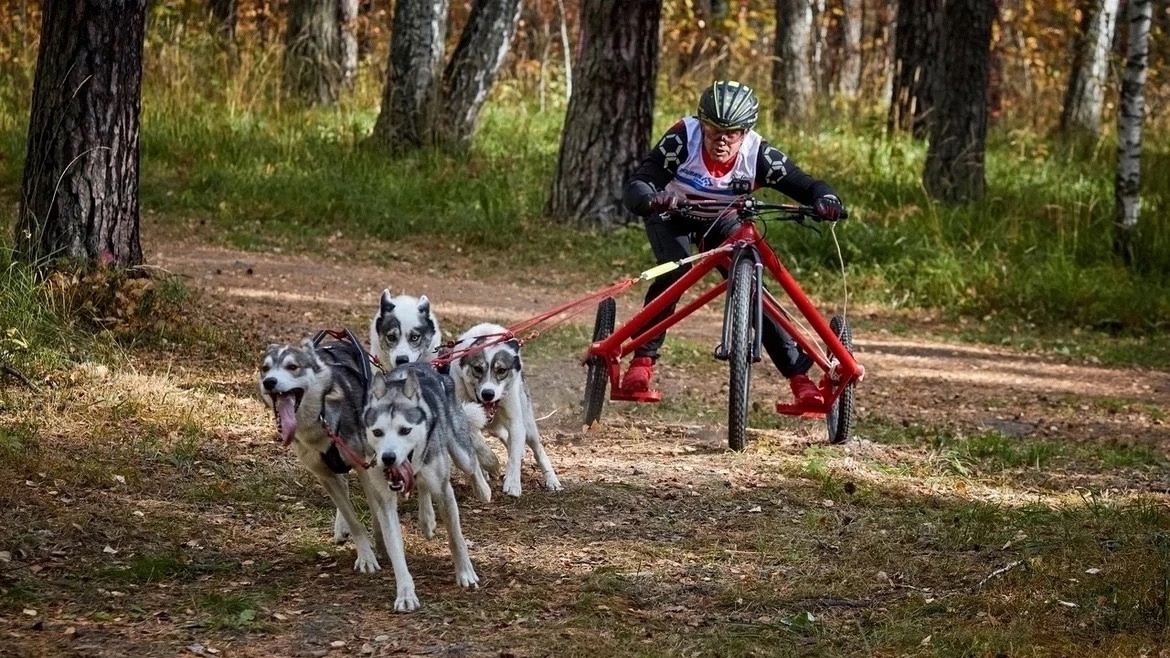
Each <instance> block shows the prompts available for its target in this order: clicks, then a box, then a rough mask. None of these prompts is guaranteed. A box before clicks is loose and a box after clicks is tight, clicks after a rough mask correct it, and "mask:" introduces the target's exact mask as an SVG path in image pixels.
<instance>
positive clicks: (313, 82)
mask: <svg viewBox="0 0 1170 658" xmlns="http://www.w3.org/2000/svg"><path fill="white" fill-rule="evenodd" d="M288 11H289V16H288V31H287V32H286V33H285V55H284V80H285V85H286V87H288V89H289V90H290V91H291V93H292V95H294V96H295V97H297V98H301V99H303V100H305V101H307V102H309V103H312V104H319V105H330V104H333V103H335V102H337V100H338V98H340V97H341V90H342V87H343V79H344V77H343V73H342V40H341V24H340V21H339V20H338V19H339V12H338V0H291V1H290V2H289V6H288Z"/></svg>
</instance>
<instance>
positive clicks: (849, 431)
mask: <svg viewBox="0 0 1170 658" xmlns="http://www.w3.org/2000/svg"><path fill="white" fill-rule="evenodd" d="M829 328H830V329H832V330H833V334H834V335H835V336H837V338H838V339H839V340H840V341H841V344H842V345H844V346H845V349H847V350H849V353H850V354H852V353H853V331H852V330H851V329H850V328H849V322H848V321H846V320H845V318H843V317H841V316H840V315H834V316H833V317H832V318H831V319H830V320H829ZM853 389H854V385H853V384H850V385H849V386H846V387H845V390H844V391H841V395H840V397H838V398H837V401H836V402H834V403H833V406H832V407H831V408H830V409H829V411H828V413H826V414H825V424H826V425H827V426H828V430H829V443H832V444H834V445H839V444H842V443H845V442H847V441H848V440H849V439H850V438H851V437H852V436H853V415H854V398H853V396H854V390H853Z"/></svg>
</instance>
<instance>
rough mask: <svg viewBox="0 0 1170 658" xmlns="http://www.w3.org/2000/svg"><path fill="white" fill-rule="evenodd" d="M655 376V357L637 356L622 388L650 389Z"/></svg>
mask: <svg viewBox="0 0 1170 658" xmlns="http://www.w3.org/2000/svg"><path fill="white" fill-rule="evenodd" d="M653 376H654V359H651V358H650V357H648V356H636V357H634V360H633V361H632V362H630V368H629V370H626V376H625V377H622V390H623V391H625V392H627V393H636V392H639V391H649V390H650V378H651V377H653ZM806 379H807V378H806Z"/></svg>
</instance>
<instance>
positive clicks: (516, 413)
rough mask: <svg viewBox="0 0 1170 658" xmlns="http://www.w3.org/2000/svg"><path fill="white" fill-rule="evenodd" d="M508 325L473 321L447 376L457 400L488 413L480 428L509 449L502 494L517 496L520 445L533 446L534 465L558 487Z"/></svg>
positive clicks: (517, 346)
mask: <svg viewBox="0 0 1170 658" xmlns="http://www.w3.org/2000/svg"><path fill="white" fill-rule="evenodd" d="M507 335H509V334H508V331H507V329H505V328H504V327H501V326H500V325H498V324H491V323H483V324H477V325H475V326H474V327H472V328H471V329H468V330H467V331H466V332H464V333H463V335H462V336H460V337H459V342H458V343H457V344H456V345H455V350H454V351H455V353H456V354H459V355H460V356H458V357H457V358H455V360H453V361H452V362H451V376H452V377H454V379H455V384H456V386H455V391H456V393H457V394H458V395H459V399H460V400H463V401H464V402H472V403H476V404H479V405H481V406H482V407H483V409H484V413H485V415H486V416H487V419H488V421H487V425H486V426H485V427H484V431H485V432H488V433H491V434H495V435H496V436H498V437H500V440H502V441H503V442H504V445H505V446H507V449H508V462H507V466H505V468H504V487H503V489H504V493H505V494H507V495H509V496H519V495H520V489H521V487H520V462H521V460H522V459H523V457H524V446H525V445H527V446H528V447H529V448H531V449H532V454H533V456H534V457H535V458H536V465H537V466H538V467H539V468H540V471H541V473H542V474H543V475H544V486H545V487H546V488H547V489H549V490H551V491H560V490H561V489H562V487H561V482H560V480H559V479H558V478H557V474H556V472H555V471H554V470H553V467H552V462H551V461H549V458H548V455H547V454H546V453H545V451H544V446H543V445H541V443H540V431H539V430H538V429H537V428H536V416H535V414H534V412H533V409H532V397H531V394H530V393H529V391H528V386H527V385H526V384H525V383H524V375H523V367H522V361H521V356H520V343H519V342H518V341H516V340H515V339H510V340H503V337H506V336H507Z"/></svg>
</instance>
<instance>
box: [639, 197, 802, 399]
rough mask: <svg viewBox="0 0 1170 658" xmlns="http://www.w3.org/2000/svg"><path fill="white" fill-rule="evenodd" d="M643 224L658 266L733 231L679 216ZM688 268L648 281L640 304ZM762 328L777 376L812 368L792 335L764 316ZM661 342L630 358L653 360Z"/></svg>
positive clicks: (720, 224) (725, 224)
mask: <svg viewBox="0 0 1170 658" xmlns="http://www.w3.org/2000/svg"><path fill="white" fill-rule="evenodd" d="M645 223H646V235H647V236H648V237H649V238H650V248H651V249H653V250H654V257H655V258H657V259H658V262H659V263H660V264H661V263H668V262H672V261H676V260H681V259H683V258H686V257H687V256H689V255H691V244H692V243H695V244H698V245H699V247H700V248H714V247H717V246H718V245H720V244H722V242H723V240H724V239H726V238H727V236H728V235H729V234H730V233H731V231H732V230H733V229H734V228H735V223H734V222H718V223H716V224H714V225H712V223H711V222H710V221H709V220H699V219H687V218H682V217H672V218H670V219H662V218H660V217H649V218H647V219H646V222H645ZM690 267H691V266H690V265H689V264H688V265H683V266H682V267H680V268H678V269H677V270H674V271H673V272H669V273H667V274H664V275H662V276H660V277H658V278H657V279H654V280H653V281H651V282H650V288H649V289H648V290H647V291H646V301H645V302H644V303H645V304H649V303H650V300H652V299H654V298H655V297H657V296H658V295H661V294H662V292H663V291H664V290H666V289H667V288H668V287H669V286H670V284H672V283H674V282H675V281H677V280H679V279H680V278H682V276H683V274H684V273H686V271H687V270H689V269H690ZM718 269H719V273H720V274H722V275H723V278H725V279H726V278H727V270H726V269H725V268H723V267H720V268H718ZM674 309H675V304H671V305H670V306H668V307H666V308H664V309H663V310H662V312H661V313H659V314H658V315H657V316H656V317H654V318H653V319H651V320H650V321H649V322H647V323H646V324H645V325H643V327H642V328H643V329H644V328H648V327H652V326H654V325H655V324H656V323H658V322H661V321H662V320H664V319H665V318H667V317H669V316H670V314H671V313H674ZM763 329H764V335H763V336H761V337H760V342H761V343H762V344H763V346H764V350H765V351H766V352H767V353H768V356H769V357H770V358H771V359H772V363H774V364H776V368H777V369H779V370H780V374H781V375H784V377H785V378H788V377H792V376H794V375H801V374H804V373H806V372H808V369H809V368H811V367H812V363H813V362H812V359H810V358H809V356H808V355H807V354H805V353H804V351H803V350H801V349H800V346H799V345H797V344H796V341H794V340H792V336H789V335H788V332H786V331H784V330H783V329H782V328H780V325H778V324H776V321H775V320H773V319H772V318H771V317H769V316H768V315H767V314H765V315H764V321H763ZM664 340H666V332H663V333H661V334H659V335H657V336H654V337H653V338H651V339H650V340H648V341H646V342H645V343H644V344H642V345H641V346H640V347H638V349H636V350H634V356H648V357H650V358H652V359H654V360H656V361H657V360H658V349H659V348H660V347H662V342H663V341H664Z"/></svg>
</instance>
